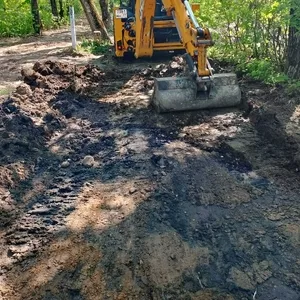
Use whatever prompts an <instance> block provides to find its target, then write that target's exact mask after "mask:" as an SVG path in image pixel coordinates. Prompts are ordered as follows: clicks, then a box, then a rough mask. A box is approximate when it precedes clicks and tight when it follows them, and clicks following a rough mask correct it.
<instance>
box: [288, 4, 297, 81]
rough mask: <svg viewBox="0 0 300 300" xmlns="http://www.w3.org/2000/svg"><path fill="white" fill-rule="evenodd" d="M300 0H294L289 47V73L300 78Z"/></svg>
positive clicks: (291, 11) (291, 12)
mask: <svg viewBox="0 0 300 300" xmlns="http://www.w3.org/2000/svg"><path fill="white" fill-rule="evenodd" d="M299 17H300V0H294V1H292V8H291V10H290V27H289V39H288V49H287V73H288V75H289V76H290V77H291V78H294V79H300V50H299V49H300V18H299Z"/></svg>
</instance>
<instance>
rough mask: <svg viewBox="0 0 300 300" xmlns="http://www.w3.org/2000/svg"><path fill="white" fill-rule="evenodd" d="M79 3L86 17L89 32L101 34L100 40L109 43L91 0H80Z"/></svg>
mask: <svg viewBox="0 0 300 300" xmlns="http://www.w3.org/2000/svg"><path fill="white" fill-rule="evenodd" d="M80 2H81V5H82V7H83V10H84V12H85V15H86V17H87V20H88V22H89V24H90V27H91V30H92V31H93V32H94V31H98V30H99V31H100V33H101V38H102V39H103V40H106V41H110V38H109V35H108V32H107V30H106V27H105V25H104V23H103V21H102V20H101V17H100V14H99V12H98V11H97V8H96V6H95V3H94V2H93V0H80Z"/></svg>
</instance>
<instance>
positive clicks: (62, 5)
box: [58, 0, 65, 19]
mask: <svg viewBox="0 0 300 300" xmlns="http://www.w3.org/2000/svg"><path fill="white" fill-rule="evenodd" d="M58 3H59V16H60V18H61V19H62V18H63V17H64V16H65V11H64V4H63V0H59V1H58Z"/></svg>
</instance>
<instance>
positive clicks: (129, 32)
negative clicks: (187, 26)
mask: <svg viewBox="0 0 300 300" xmlns="http://www.w3.org/2000/svg"><path fill="white" fill-rule="evenodd" d="M154 1H155V0H154ZM139 4H140V1H139V0H138V1H136V0H121V1H120V4H119V6H118V7H115V8H114V15H113V16H114V17H113V21H114V22H113V23H114V40H115V55H116V56H117V57H124V58H127V57H131V56H132V57H134V54H135V46H136V44H135V42H136V41H135V38H136V36H135V33H136V28H135V18H136V14H135V11H136V9H138V8H137V7H136V5H139ZM193 8H194V9H195V10H197V9H199V5H194V6H193ZM152 29H153V44H152V50H153V53H152V54H151V55H150V56H152V55H153V54H154V53H156V52H171V53H175V54H177V53H184V52H185V48H184V46H183V45H182V43H181V41H180V37H179V34H178V31H177V28H176V25H175V22H174V19H173V17H172V15H170V14H168V13H167V10H166V9H165V8H164V5H163V2H162V0H156V1H155V10H154V17H153V28H152ZM151 52H152V51H151Z"/></svg>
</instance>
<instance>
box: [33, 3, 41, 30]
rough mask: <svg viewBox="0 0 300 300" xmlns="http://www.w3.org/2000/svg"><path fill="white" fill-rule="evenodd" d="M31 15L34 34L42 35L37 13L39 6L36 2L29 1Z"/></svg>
mask: <svg viewBox="0 0 300 300" xmlns="http://www.w3.org/2000/svg"><path fill="white" fill-rule="evenodd" d="M31 13H32V17H33V24H32V25H33V29H34V33H36V34H41V33H42V21H41V17H40V12H39V4H38V0H31Z"/></svg>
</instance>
